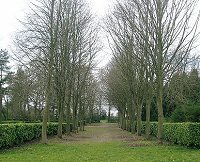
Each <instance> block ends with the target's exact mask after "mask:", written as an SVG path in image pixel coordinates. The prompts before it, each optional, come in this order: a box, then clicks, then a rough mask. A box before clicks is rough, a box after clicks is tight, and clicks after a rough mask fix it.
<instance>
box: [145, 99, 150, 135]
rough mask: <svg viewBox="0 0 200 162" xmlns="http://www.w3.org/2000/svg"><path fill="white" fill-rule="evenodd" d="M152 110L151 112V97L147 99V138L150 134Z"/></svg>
mask: <svg viewBox="0 0 200 162" xmlns="http://www.w3.org/2000/svg"><path fill="white" fill-rule="evenodd" d="M150 112H151V99H147V100H146V128H145V133H146V138H147V139H148V138H149V135H150Z"/></svg>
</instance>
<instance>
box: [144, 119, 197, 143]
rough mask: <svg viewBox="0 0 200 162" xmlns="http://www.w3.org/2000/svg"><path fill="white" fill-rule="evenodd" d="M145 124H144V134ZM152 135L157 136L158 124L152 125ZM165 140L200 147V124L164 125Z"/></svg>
mask: <svg viewBox="0 0 200 162" xmlns="http://www.w3.org/2000/svg"><path fill="white" fill-rule="evenodd" d="M144 130H145V123H143V129H142V131H143V133H144ZM150 130H151V133H150V134H151V135H153V136H157V131H158V123H151V129H150ZM164 140H166V141H169V142H172V143H175V144H180V145H185V146H195V147H200V123H164Z"/></svg>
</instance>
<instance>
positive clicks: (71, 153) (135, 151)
mask: <svg viewBox="0 0 200 162" xmlns="http://www.w3.org/2000/svg"><path fill="white" fill-rule="evenodd" d="M14 161H16V162H85V161H88V162H131V161H133V162H200V150H195V149H188V148H184V147H180V146H168V145H158V144H157V143H156V142H153V141H148V140H145V139H144V138H142V137H137V136H134V135H132V134H130V133H129V132H126V131H122V130H121V129H119V128H118V127H117V124H107V123H101V124H95V125H90V126H87V127H86V131H84V132H81V133H79V134H76V135H71V136H64V137H63V139H62V140H60V139H58V138H51V139H49V143H48V144H47V145H44V144H40V143H35V144H30V145H24V146H21V147H19V148H13V149H9V150H4V151H0V162H14Z"/></svg>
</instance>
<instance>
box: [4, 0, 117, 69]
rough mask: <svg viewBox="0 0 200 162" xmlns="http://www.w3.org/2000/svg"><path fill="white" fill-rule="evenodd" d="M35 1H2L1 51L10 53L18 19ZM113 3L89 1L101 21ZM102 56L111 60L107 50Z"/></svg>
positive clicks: (103, 0) (99, 0) (98, 0)
mask: <svg viewBox="0 0 200 162" xmlns="http://www.w3.org/2000/svg"><path fill="white" fill-rule="evenodd" d="M33 1H34V0H0V22H1V23H0V49H7V50H8V51H10V50H9V49H10V46H12V38H13V37H14V34H15V32H16V30H17V29H19V28H20V23H19V21H18V19H19V20H22V19H23V17H24V15H25V12H27V11H28V9H29V6H28V5H29V4H30V2H33ZM112 1H113V0H88V2H89V3H90V5H91V8H92V12H93V13H94V14H95V15H96V16H97V19H101V18H102V17H103V16H104V15H105V13H106V12H107V10H108V9H109V6H111V4H112ZM103 53H104V54H103ZM101 55H104V56H103V57H101V58H104V60H108V59H109V58H110V57H109V56H108V57H107V58H106V55H107V54H106V49H104V51H102V52H101ZM105 58H106V59H105ZM101 64H102V65H101V66H103V65H104V64H105V63H104V62H102V63H101Z"/></svg>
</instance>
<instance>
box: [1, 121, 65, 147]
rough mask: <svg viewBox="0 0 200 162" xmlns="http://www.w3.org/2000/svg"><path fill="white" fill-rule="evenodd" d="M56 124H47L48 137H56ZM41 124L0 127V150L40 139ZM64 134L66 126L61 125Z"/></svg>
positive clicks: (5, 125)
mask: <svg viewBox="0 0 200 162" xmlns="http://www.w3.org/2000/svg"><path fill="white" fill-rule="evenodd" d="M57 129H58V124H56V123H49V124H48V131H47V134H48V135H56V134H57ZM41 132H42V124H41V123H30V124H28V123H27V124H25V123H19V124H2V125H0V149H1V148H6V147H11V146H14V145H19V144H22V143H24V142H27V141H31V140H33V139H37V138H39V137H41ZM65 132H66V124H63V133H65Z"/></svg>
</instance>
